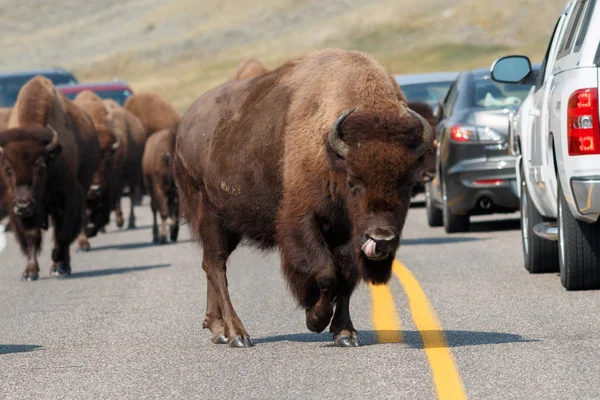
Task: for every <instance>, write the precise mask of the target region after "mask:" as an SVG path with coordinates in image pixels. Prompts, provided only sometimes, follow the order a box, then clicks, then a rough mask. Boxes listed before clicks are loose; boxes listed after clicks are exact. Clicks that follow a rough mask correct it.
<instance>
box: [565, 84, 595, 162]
mask: <svg viewBox="0 0 600 400" xmlns="http://www.w3.org/2000/svg"><path fill="white" fill-rule="evenodd" d="M567 138H568V142H569V155H570V156H580V155H585V154H600V130H599V128H598V89H597V88H590V89H580V90H577V91H575V92H574V93H573V94H572V95H571V97H569V105H568V108H567Z"/></svg>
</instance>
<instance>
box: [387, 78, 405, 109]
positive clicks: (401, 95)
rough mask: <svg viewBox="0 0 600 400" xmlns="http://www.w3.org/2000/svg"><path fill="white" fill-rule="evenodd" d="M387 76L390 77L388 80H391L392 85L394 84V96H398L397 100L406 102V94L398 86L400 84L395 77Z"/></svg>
mask: <svg viewBox="0 0 600 400" xmlns="http://www.w3.org/2000/svg"><path fill="white" fill-rule="evenodd" d="M389 77H390V80H391V81H392V85H393V86H394V90H395V91H396V97H398V100H400V101H403V102H405V103H406V102H407V100H406V95H405V94H404V92H403V91H402V89H401V88H400V85H398V82H397V81H396V78H394V75H390V76H389Z"/></svg>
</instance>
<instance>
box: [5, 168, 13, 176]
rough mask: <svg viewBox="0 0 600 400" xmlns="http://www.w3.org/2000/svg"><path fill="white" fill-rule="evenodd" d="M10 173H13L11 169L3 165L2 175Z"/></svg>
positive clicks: (10, 174)
mask: <svg viewBox="0 0 600 400" xmlns="http://www.w3.org/2000/svg"><path fill="white" fill-rule="evenodd" d="M12 173H13V171H12V169H11V168H10V167H5V168H4V175H6V176H12Z"/></svg>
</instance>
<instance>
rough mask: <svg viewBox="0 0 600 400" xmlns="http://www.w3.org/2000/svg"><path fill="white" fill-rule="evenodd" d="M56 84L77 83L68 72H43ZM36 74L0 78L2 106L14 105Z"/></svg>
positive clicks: (0, 105)
mask: <svg viewBox="0 0 600 400" xmlns="http://www.w3.org/2000/svg"><path fill="white" fill-rule="evenodd" d="M42 75H43V76H45V77H46V78H48V79H50V80H51V81H52V83H54V84H55V85H60V84H72V83H76V81H75V78H74V77H73V76H72V75H68V74H42ZM34 76H35V75H20V76H8V77H5V78H0V107H12V106H14V105H15V103H16V102H17V97H18V96H19V91H20V90H21V88H22V87H23V85H25V84H26V83H27V82H28V81H29V80H30V79H31V78H33V77H34Z"/></svg>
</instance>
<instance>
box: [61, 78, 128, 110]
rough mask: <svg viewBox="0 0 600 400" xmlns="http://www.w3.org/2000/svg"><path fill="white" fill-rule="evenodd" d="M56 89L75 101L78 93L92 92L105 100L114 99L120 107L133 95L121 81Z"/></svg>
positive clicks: (63, 86)
mask: <svg viewBox="0 0 600 400" xmlns="http://www.w3.org/2000/svg"><path fill="white" fill-rule="evenodd" d="M56 88H57V89H58V90H59V91H60V92H62V93H63V94H64V95H65V96H67V97H68V98H69V99H71V100H73V99H74V98H75V96H77V94H78V93H80V92H82V91H84V90H91V91H92V92H94V93H96V94H97V95H98V96H100V97H101V98H103V99H113V100H114V101H116V102H117V103H119V104H120V105H123V104H124V103H125V100H127V98H128V97H129V96H131V95H132V94H133V90H132V89H131V87H130V86H129V85H128V84H127V83H126V82H123V81H121V80H115V81H112V82H86V83H78V84H76V85H57V86H56Z"/></svg>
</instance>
